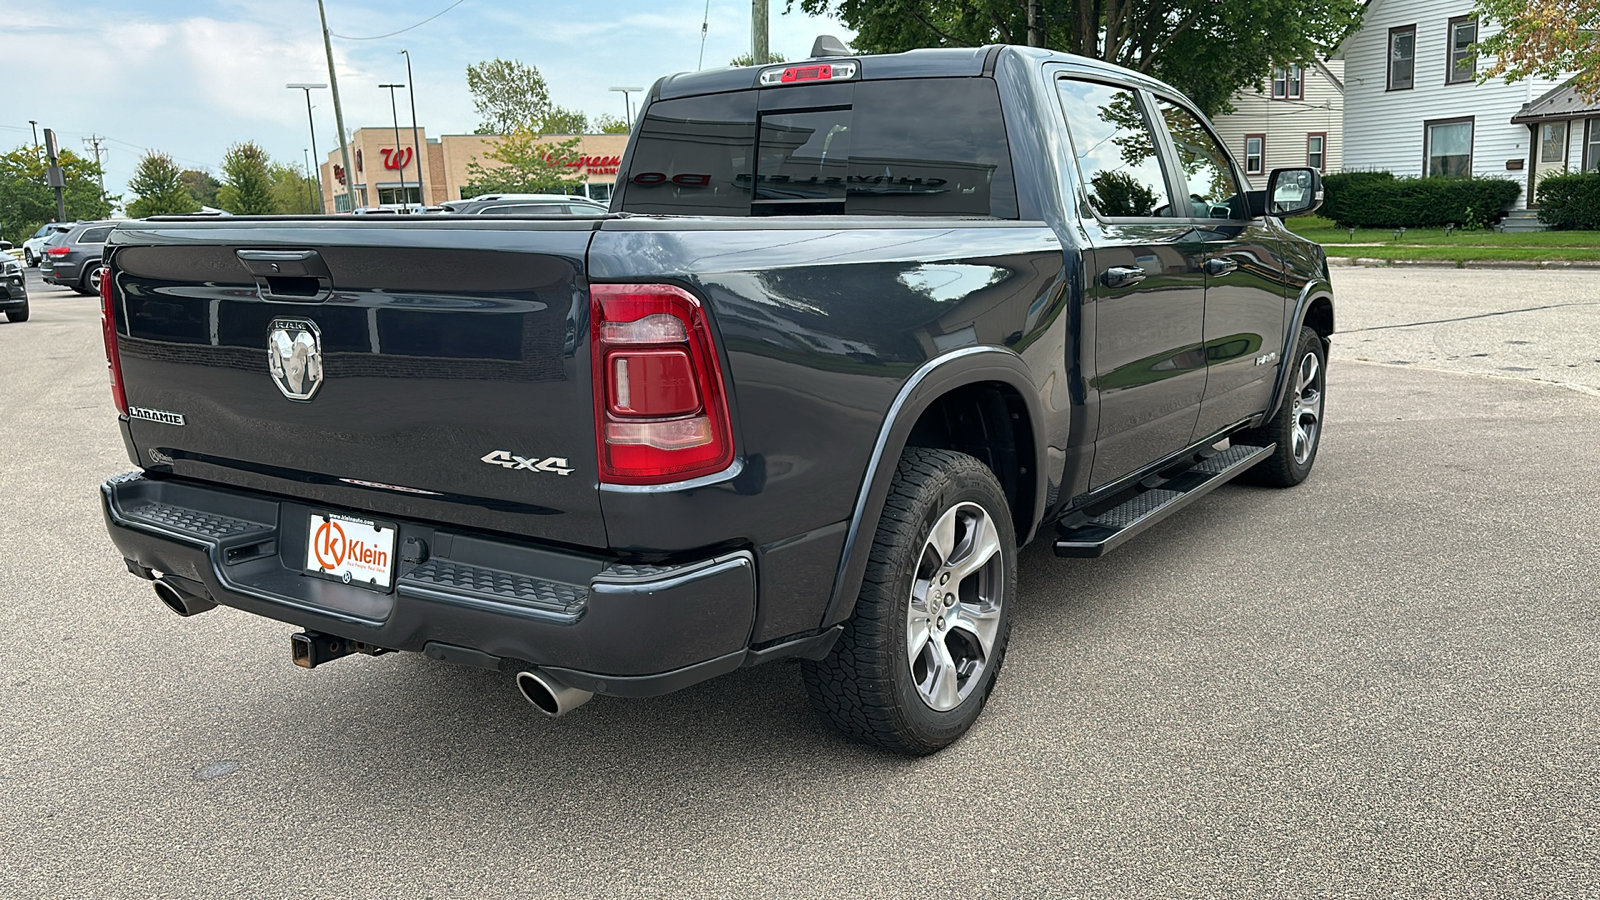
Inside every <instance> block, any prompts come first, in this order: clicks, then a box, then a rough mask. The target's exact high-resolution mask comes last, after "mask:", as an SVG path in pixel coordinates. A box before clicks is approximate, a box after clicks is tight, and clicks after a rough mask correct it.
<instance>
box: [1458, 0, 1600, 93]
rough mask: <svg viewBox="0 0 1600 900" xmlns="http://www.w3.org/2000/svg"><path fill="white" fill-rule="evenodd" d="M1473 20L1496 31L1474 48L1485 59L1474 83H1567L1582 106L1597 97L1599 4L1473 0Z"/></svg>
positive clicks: (1585, 1) (1586, 1) (1569, 0)
mask: <svg viewBox="0 0 1600 900" xmlns="http://www.w3.org/2000/svg"><path fill="white" fill-rule="evenodd" d="M1478 18H1479V20H1480V21H1482V22H1483V23H1484V24H1489V23H1491V22H1492V23H1494V24H1497V25H1499V26H1500V31H1498V32H1496V33H1495V34H1494V35H1492V36H1490V37H1488V38H1486V39H1484V40H1483V41H1481V42H1480V43H1479V44H1478V52H1479V53H1480V54H1482V55H1487V56H1489V57H1490V59H1489V66H1488V68H1486V69H1484V70H1482V71H1480V72H1479V73H1478V80H1479V81H1487V80H1489V79H1491V78H1496V77H1499V76H1502V75H1503V76H1505V79H1506V81H1509V82H1515V81H1520V80H1522V79H1524V78H1528V77H1530V76H1535V75H1540V76H1543V77H1545V78H1559V77H1561V76H1562V75H1564V74H1566V73H1567V72H1577V73H1578V74H1577V76H1576V77H1575V78H1574V79H1573V82H1574V84H1575V86H1576V87H1577V89H1578V92H1579V93H1580V94H1582V95H1583V98H1584V99H1585V100H1587V101H1593V100H1594V99H1595V98H1596V97H1600V3H1596V2H1595V0H1478Z"/></svg>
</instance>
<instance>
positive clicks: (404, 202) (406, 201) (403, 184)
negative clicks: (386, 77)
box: [378, 84, 422, 212]
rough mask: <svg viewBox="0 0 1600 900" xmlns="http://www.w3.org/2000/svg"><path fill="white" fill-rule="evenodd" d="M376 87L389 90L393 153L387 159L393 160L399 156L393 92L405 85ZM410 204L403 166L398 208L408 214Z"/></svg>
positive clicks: (420, 190)
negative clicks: (392, 124) (392, 125)
mask: <svg viewBox="0 0 1600 900" xmlns="http://www.w3.org/2000/svg"><path fill="white" fill-rule="evenodd" d="M378 87H381V88H388V89H389V114H390V115H391V116H394V153H393V154H392V155H390V157H389V158H390V159H394V157H396V156H399V155H400V111H399V109H398V108H396V107H395V105H394V91H395V88H403V87H405V85H403V84H380V85H378ZM421 193H422V188H421V185H418V187H417V194H418V195H420V194H421ZM410 202H411V198H410V197H408V196H406V167H405V166H401V167H400V208H401V209H403V210H406V211H407V212H409V211H410V208H409V206H408V204H409V203H410Z"/></svg>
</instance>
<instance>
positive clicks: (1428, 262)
mask: <svg viewBox="0 0 1600 900" xmlns="http://www.w3.org/2000/svg"><path fill="white" fill-rule="evenodd" d="M1328 265H1329V266H1332V267H1334V268H1350V267H1361V268H1364V269H1390V268H1394V269H1409V268H1419V269H1577V270H1579V271H1584V272H1588V271H1600V261H1591V260H1570V259H1541V260H1532V259H1530V260H1520V259H1468V260H1454V259H1376V258H1373V257H1370V256H1357V257H1349V256H1330V257H1328Z"/></svg>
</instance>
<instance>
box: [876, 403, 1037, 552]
mask: <svg viewBox="0 0 1600 900" xmlns="http://www.w3.org/2000/svg"><path fill="white" fill-rule="evenodd" d="M906 446H908V447H933V448H939V449H945V450H955V451H957V452H960V453H965V454H967V455H969V456H973V457H976V458H977V459H978V460H979V461H981V462H982V463H983V464H984V465H986V466H988V467H989V469H990V471H992V472H994V476H995V479H996V480H998V481H999V482H1000V487H1001V489H1002V490H1004V491H1005V494H1006V502H1007V503H1009V504H1010V506H1011V520H1012V522H1013V523H1014V524H1015V526H1016V533H1017V540H1019V541H1021V540H1023V539H1025V538H1026V537H1027V536H1028V535H1029V534H1030V533H1031V532H1032V531H1033V524H1034V523H1033V517H1034V515H1035V510H1034V509H1033V498H1034V487H1035V485H1036V484H1037V481H1036V480H1035V479H1037V478H1038V476H1039V473H1038V472H1035V471H1034V468H1035V467H1034V465H1033V447H1034V433H1033V423H1032V422H1031V421H1030V420H1029V418H1028V407H1027V404H1026V403H1024V402H1023V399H1022V395H1021V394H1019V393H1018V392H1017V390H1016V388H1014V387H1012V386H1011V385H1009V384H1005V383H1004V382H998V381H985V382H978V383H976V384H967V385H962V386H961V387H958V388H956V389H955V390H952V391H950V392H949V393H947V394H945V395H943V396H941V397H940V398H939V399H937V400H935V401H934V402H933V404H932V405H930V406H929V407H928V408H927V409H925V410H923V412H922V415H921V416H920V417H919V418H918V419H917V424H916V425H914V426H912V429H911V435H910V437H908V438H907V440H906Z"/></svg>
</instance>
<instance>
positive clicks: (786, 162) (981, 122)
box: [618, 78, 1017, 219]
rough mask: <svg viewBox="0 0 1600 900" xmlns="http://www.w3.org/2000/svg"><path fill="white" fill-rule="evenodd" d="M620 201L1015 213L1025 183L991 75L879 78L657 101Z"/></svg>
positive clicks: (656, 205) (688, 211)
mask: <svg viewBox="0 0 1600 900" xmlns="http://www.w3.org/2000/svg"><path fill="white" fill-rule="evenodd" d="M935 110H936V111H937V113H936V114H935V113H934V112H933V111H935ZM618 208H619V209H620V210H621V211H623V212H631V213H641V214H651V215H713V216H769V215H839V214H844V215H892V216H959V217H985V218H988V217H992V218H1001V219H1015V218H1017V191H1016V184H1015V180H1014V176H1013V172H1012V165H1011V153H1010V149H1009V145H1008V143H1007V140H1006V133H1005V123H1004V119H1003V118H1002V114H1001V110H1000V98H999V92H998V90H997V89H996V87H995V84H994V82H993V81H992V80H991V79H987V78H921V79H904V80H884V81H870V80H869V81H860V82H853V83H850V84H838V85H827V86H817V87H799V88H794V87H777V88H768V89H765V90H747V91H734V92H729V93H725V94H712V95H705V96H700V97H685V98H681V99H675V100H663V101H658V102H656V103H653V104H651V105H650V107H649V108H648V109H647V110H646V112H645V116H644V118H643V120H642V122H641V124H640V127H639V133H638V136H637V138H636V140H635V144H634V148H633V152H632V157H631V160H630V164H629V172H628V178H627V181H626V183H625V184H624V185H623V186H622V188H621V199H620V203H619V206H618Z"/></svg>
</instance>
